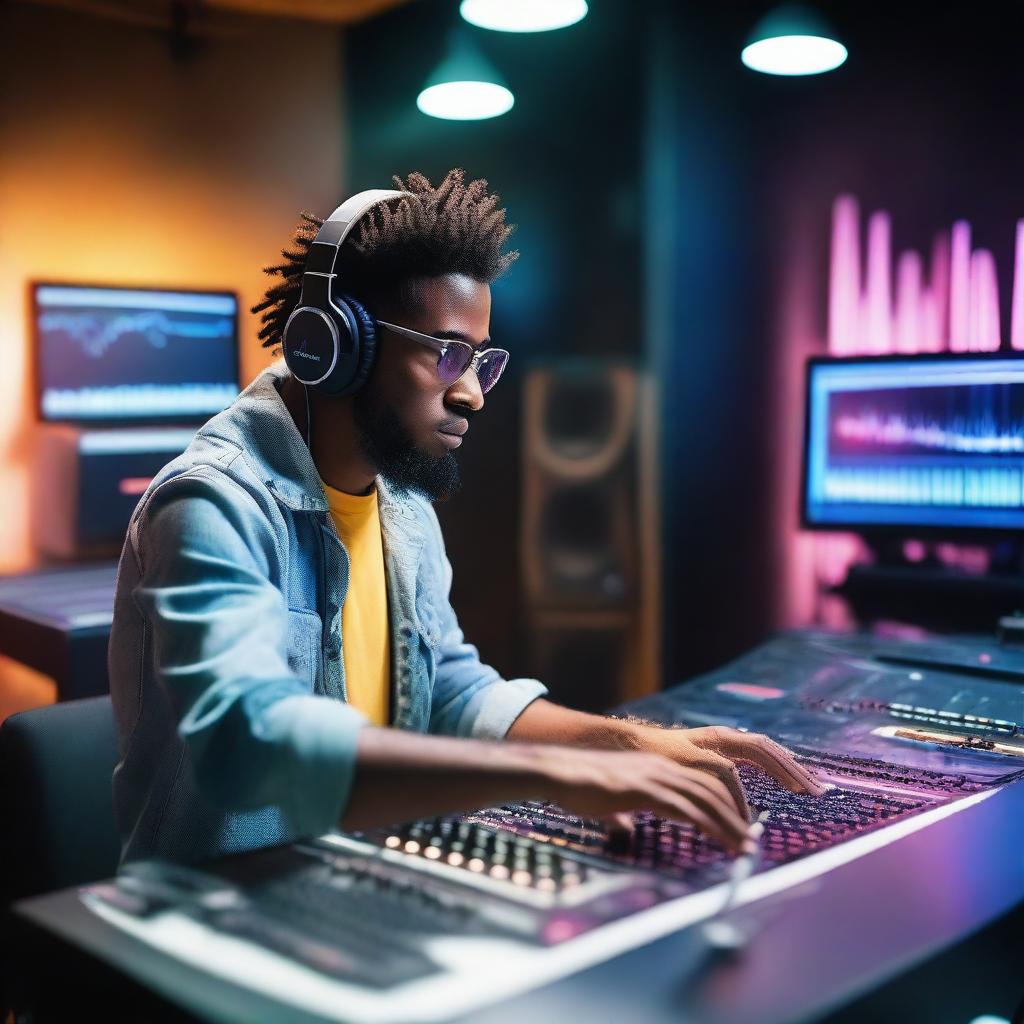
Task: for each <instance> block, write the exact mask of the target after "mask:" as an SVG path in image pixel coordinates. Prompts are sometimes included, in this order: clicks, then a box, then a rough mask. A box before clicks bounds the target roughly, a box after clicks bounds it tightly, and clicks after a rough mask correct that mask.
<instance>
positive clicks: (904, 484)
mask: <svg viewBox="0 0 1024 1024" xmlns="http://www.w3.org/2000/svg"><path fill="white" fill-rule="evenodd" d="M808 408H809V411H810V421H809V424H808V450H807V490H806V493H805V499H804V500H805V514H806V518H807V520H808V521H809V522H811V523H817V524H827V523H834V524H836V525H837V526H838V525H841V524H843V523H851V524H858V525H870V524H877V525H898V524H908V525H911V524H915V525H921V526H964V527H981V528H991V527H994V528H1003V529H1024V360H1013V359H992V358H991V357H988V358H985V357H983V358H979V359H977V360H960V361H949V360H947V361H942V360H936V359H928V358H926V357H919V358H918V359H917V360H912V361H909V360H908V361H883V360H880V361H877V362H872V361H855V362H849V363H845V364H844V363H843V362H841V361H836V362H833V363H823V364H818V365H815V366H813V367H812V372H811V376H810V394H809V403H808Z"/></svg>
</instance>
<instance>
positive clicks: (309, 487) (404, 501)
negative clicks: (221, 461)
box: [199, 359, 417, 527]
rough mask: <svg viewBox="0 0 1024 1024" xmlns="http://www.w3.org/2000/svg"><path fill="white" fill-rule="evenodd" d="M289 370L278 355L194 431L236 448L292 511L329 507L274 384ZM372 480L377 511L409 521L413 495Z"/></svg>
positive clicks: (314, 467)
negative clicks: (407, 494)
mask: <svg viewBox="0 0 1024 1024" xmlns="http://www.w3.org/2000/svg"><path fill="white" fill-rule="evenodd" d="M288 375H289V371H288V368H287V366H285V363H284V360H283V359H280V360H278V361H277V362H276V363H273V364H272V365H271V366H269V367H267V369H266V370H264V371H263V372H262V373H261V374H259V376H257V377H256V379H255V380H253V382H252V383H251V384H250V385H249V386H248V387H247V388H246V389H245V390H244V391H243V392H242V393H241V394H240V395H239V396H238V397H237V398H236V399H235V400H234V402H232V404H231V405H230V406H228V408H227V409H225V410H224V411H223V412H222V413H219V414H218V415H217V416H215V417H214V418H213V419H211V420H210V421H209V422H208V423H207V424H206V425H205V426H204V427H202V428H201V429H200V430H199V436H202V435H204V434H207V435H210V436H217V437H221V438H223V439H224V440H226V441H229V442H231V443H232V444H234V445H236V446H237V447H239V448H241V449H242V450H243V451H244V452H245V453H246V456H247V457H248V460H249V462H250V464H251V466H252V468H253V469H254V470H255V471H256V472H257V473H258V474H259V477H260V479H261V480H262V481H263V483H264V484H265V485H266V486H267V488H268V489H269V490H270V491H271V492H272V493H273V495H274V497H275V498H276V499H277V500H278V501H279V502H280V503H281V504H282V505H285V506H287V507H288V508H290V509H291V510H292V511H294V512H328V511H330V506H329V505H328V503H327V495H325V494H324V489H323V487H322V486H321V483H320V474H319V473H317V470H316V465H315V464H314V462H313V458H312V456H311V455H310V454H309V449H308V448H307V447H306V442H305V440H304V438H303V437H302V435H301V434H300V433H299V429H298V427H297V426H296V425H295V421H294V420H293V419H292V417H291V413H290V412H289V411H288V407H287V406H286V405H285V404H284V400H283V399H282V398H281V392H280V391H279V387H280V385H281V382H282V381H284V379H285V378H286V377H287V376H288ZM376 483H377V501H378V506H379V508H380V511H381V516H382V517H385V518H387V519H388V520H389V521H391V522H395V521H398V520H404V521H405V522H406V523H407V524H408V526H409V527H411V526H412V525H413V521H414V520H415V519H416V518H417V516H416V514H415V510H414V507H413V503H412V501H411V500H410V499H409V498H407V497H406V496H404V495H402V494H399V493H398V492H396V491H395V490H394V489H393V488H391V487H389V486H388V485H387V483H386V482H385V481H384V479H383V478H382V477H377V481H376Z"/></svg>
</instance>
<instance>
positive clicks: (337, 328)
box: [282, 188, 411, 395]
mask: <svg viewBox="0 0 1024 1024" xmlns="http://www.w3.org/2000/svg"><path fill="white" fill-rule="evenodd" d="M407 195H411V193H409V192H398V191H396V190H394V189H387V188H374V189H369V190H368V191H366V192H357V193H356V194H355V195H354V196H351V197H350V198H349V199H346V200H345V202H343V203H342V204H341V206H339V207H338V208H337V209H336V210H335V211H334V212H333V213H332V214H331V215H330V217H328V218H327V220H325V221H324V222H323V224H322V225H321V227H320V230H319V231H318V232H317V233H316V238H314V239H313V242H312V244H311V245H310V247H309V253H308V255H307V257H306V267H305V270H304V271H303V274H302V291H301V293H300V295H299V301H298V304H297V305H296V307H295V309H293V310H292V312H291V315H290V316H289V317H288V322H287V323H286V324H285V326H284V337H283V344H282V348H283V350H284V358H285V362H286V363H287V364H288V369H289V370H291V372H292V374H293V375H294V376H295V377H296V379H298V380H299V381H301V382H302V383H303V384H305V385H306V386H307V387H312V388H316V389H317V390H319V391H323V392H325V393H326V394H331V395H345V394H351V393H352V392H354V391H356V390H358V389H359V388H360V387H362V385H363V383H364V382H365V381H366V379H367V377H368V376H369V373H370V370H371V368H372V366H373V361H374V355H375V352H376V346H377V342H376V332H377V328H376V323H375V322H374V320H373V317H372V316H371V315H370V314H369V312H368V311H367V310H366V309H365V308H364V307H363V306H362V305H360V303H359V302H357V301H356V300H355V299H354V298H352V297H351V296H347V295H344V294H343V293H342V292H341V290H340V289H339V288H338V287H337V282H336V278H337V269H336V268H337V263H338V254H339V253H340V251H341V247H342V244H343V243H344V241H345V239H346V238H347V237H348V234H349V232H350V231H351V230H352V228H353V227H354V226H355V224H356V222H357V221H358V220H359V218H360V217H362V216H363V214H364V213H366V211H367V210H369V209H370V207H372V206H375V205H377V203H381V202H385V201H386V200H388V199H397V198H398V197H399V196H407Z"/></svg>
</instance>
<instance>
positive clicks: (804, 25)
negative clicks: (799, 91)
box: [740, 6, 847, 75]
mask: <svg viewBox="0 0 1024 1024" xmlns="http://www.w3.org/2000/svg"><path fill="white" fill-rule="evenodd" d="M846 57H847V50H846V47H845V46H843V44H842V43H840V42H839V41H838V40H837V39H835V38H834V37H833V33H832V32H831V31H830V29H829V28H828V26H827V25H826V24H825V22H824V21H823V20H822V19H821V18H820V17H819V16H818V15H817V14H816V13H815V12H814V11H812V10H810V9H808V8H806V7H799V6H790V7H778V8H776V9H775V10H773V11H771V12H770V13H769V14H768V15H766V16H765V17H764V18H763V19H762V20H761V21H760V22H758V24H757V25H756V26H755V28H754V31H753V32H752V33H751V34H750V39H749V40H748V42H747V45H746V46H745V47H744V48H743V52H742V53H741V54H740V60H741V61H743V63H744V64H745V65H746V66H747V67H748V68H750V69H751V70H753V71H760V72H763V73H764V74H766V75H820V74H822V73H823V72H825V71H833V70H834V69H835V68H837V67H839V65H840V64H842V63H843V62H844V61H845V60H846Z"/></svg>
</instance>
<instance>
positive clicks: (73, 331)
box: [35, 285, 238, 422]
mask: <svg viewBox="0 0 1024 1024" xmlns="http://www.w3.org/2000/svg"><path fill="white" fill-rule="evenodd" d="M35 299H36V336H37V339H38V359H37V362H38V366H39V394H40V412H41V415H42V416H43V417H44V418H45V419H71V420H76V419H82V420H100V419H118V418H125V419H131V420H132V421H134V422H143V421H144V420H145V419H147V418H151V419H161V418H169V417H205V416H208V415H210V414H211V413H215V412H218V411H220V410H221V409H223V408H224V406H225V405H227V404H228V403H229V402H230V401H231V400H232V399H233V398H234V397H235V396H236V395H237V394H238V352H237V326H236V312H237V303H236V300H235V298H234V296H232V295H227V294H219V295H218V294H211V293H198V292H161V291H143V290H137V289H125V288H91V287H70V286H67V287H64V286H54V285H41V286H39V287H37V289H36V296H35Z"/></svg>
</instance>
